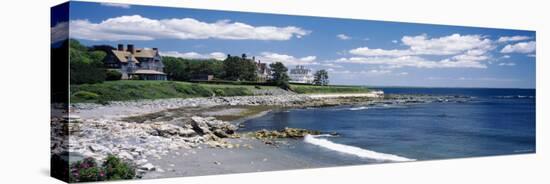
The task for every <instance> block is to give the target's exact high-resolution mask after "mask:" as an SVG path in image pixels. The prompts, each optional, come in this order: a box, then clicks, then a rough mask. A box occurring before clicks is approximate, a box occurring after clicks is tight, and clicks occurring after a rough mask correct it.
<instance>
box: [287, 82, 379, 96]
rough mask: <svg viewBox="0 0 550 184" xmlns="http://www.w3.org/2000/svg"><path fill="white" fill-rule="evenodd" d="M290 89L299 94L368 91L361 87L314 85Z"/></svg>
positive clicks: (294, 85)
mask: <svg viewBox="0 0 550 184" xmlns="http://www.w3.org/2000/svg"><path fill="white" fill-rule="evenodd" d="M290 87H291V88H292V90H293V91H294V92H296V93H300V94H315V93H366V92H369V89H368V88H367V87H363V86H344V85H329V86H314V85H304V84H291V85H290Z"/></svg>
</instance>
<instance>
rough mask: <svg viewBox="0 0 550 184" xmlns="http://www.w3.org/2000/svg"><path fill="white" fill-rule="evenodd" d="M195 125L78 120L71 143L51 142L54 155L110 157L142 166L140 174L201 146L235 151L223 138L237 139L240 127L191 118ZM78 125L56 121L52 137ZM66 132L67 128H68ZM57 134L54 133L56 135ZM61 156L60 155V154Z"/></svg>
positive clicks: (185, 123) (206, 119) (71, 122)
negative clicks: (168, 157)
mask: <svg viewBox="0 0 550 184" xmlns="http://www.w3.org/2000/svg"><path fill="white" fill-rule="evenodd" d="M191 119H192V121H187V122H181V123H180V124H178V125H176V124H172V123H170V122H162V121H161V122H153V123H133V122H124V121H116V120H105V119H100V120H97V119H79V120H78V123H77V124H78V127H79V130H78V131H73V132H72V134H71V137H70V142H68V143H67V142H63V141H65V140H64V139H59V138H56V139H52V150H53V151H52V154H60V153H61V152H63V151H68V152H70V153H72V154H77V155H81V156H82V157H93V158H95V159H96V160H98V161H102V160H104V159H105V158H106V157H107V156H108V155H109V154H112V155H116V156H118V157H119V158H122V159H124V160H128V161H131V162H133V163H134V164H136V165H138V166H141V167H140V168H138V169H140V170H141V171H152V170H158V169H160V168H155V167H154V166H153V165H152V164H150V163H148V161H147V159H148V158H150V157H152V158H156V159H162V157H163V156H165V155H166V154H167V153H168V152H170V151H175V150H179V149H186V148H195V147H199V146H201V145H206V146H209V147H217V148H233V147H235V146H234V145H233V144H230V143H228V142H227V141H224V140H223V139H222V138H228V137H235V135H234V134H235V131H236V130H237V127H236V126H235V125H233V124H231V123H229V122H226V121H221V120H217V119H215V118H213V117H204V118H203V117H198V116H194V117H192V118H191ZM68 124H70V125H71V126H73V125H72V124H76V121H70V122H69V121H66V120H63V121H53V122H52V133H55V134H56V135H61V133H62V131H63V129H64V128H63V127H67V125H68ZM65 130H66V128H65ZM54 131H55V132H54ZM57 152H59V153H57Z"/></svg>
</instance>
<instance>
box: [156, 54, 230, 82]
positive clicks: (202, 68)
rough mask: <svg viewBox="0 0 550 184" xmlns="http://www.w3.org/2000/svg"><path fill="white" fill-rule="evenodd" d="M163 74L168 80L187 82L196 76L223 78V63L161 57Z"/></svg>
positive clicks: (212, 60)
mask: <svg viewBox="0 0 550 184" xmlns="http://www.w3.org/2000/svg"><path fill="white" fill-rule="evenodd" d="M162 62H163V63H164V72H165V73H166V74H167V75H168V78H169V79H170V80H177V81H189V80H191V79H193V78H194V77H196V76H198V75H214V77H215V78H221V77H222V76H223V66H222V65H223V62H222V61H219V60H215V59H184V58H176V57H170V56H164V57H162Z"/></svg>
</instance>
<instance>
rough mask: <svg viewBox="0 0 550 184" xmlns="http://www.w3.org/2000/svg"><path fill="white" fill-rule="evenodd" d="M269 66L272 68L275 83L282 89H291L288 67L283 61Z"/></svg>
mask: <svg viewBox="0 0 550 184" xmlns="http://www.w3.org/2000/svg"><path fill="white" fill-rule="evenodd" d="M269 67H270V68H271V72H272V74H271V75H272V80H273V83H274V84H275V85H277V86H279V87H280V88H282V89H285V90H289V89H290V88H291V87H290V84H289V83H288V81H289V80H290V77H288V75H287V74H286V72H287V71H288V68H286V67H285V65H284V64H283V63H281V62H275V63H271V64H269Z"/></svg>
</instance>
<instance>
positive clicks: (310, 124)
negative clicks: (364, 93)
mask: <svg viewBox="0 0 550 184" xmlns="http://www.w3.org/2000/svg"><path fill="white" fill-rule="evenodd" d="M379 89H380V90H383V91H384V93H385V94H428V95H451V96H452V95H456V96H464V97H467V98H468V99H469V100H468V101H466V102H447V103H435V102H432V103H423V104H398V105H387V104H379V105H372V106H336V107H325V108H309V109H283V110H276V111H272V112H270V113H267V114H266V115H264V116H262V117H258V118H255V119H250V120H247V121H245V122H244V125H245V127H244V128H242V129H241V130H240V131H255V130H260V129H264V128H265V129H282V128H284V127H293V128H305V129H312V130H320V131H322V132H326V133H331V132H335V133H338V135H337V136H331V135H328V134H327V135H320V136H306V137H305V138H304V139H303V140H298V141H300V142H302V143H303V144H297V145H296V146H295V148H294V149H289V151H288V152H289V154H291V155H294V156H299V157H304V158H308V159H311V160H316V159H323V160H324V161H325V162H331V163H335V164H338V165H346V164H363V163H379V162H399V161H414V160H434V159H449V158H464V157H479V156H494V155H507V154H523V153H535V151H536V144H535V143H536V141H535V140H536V139H535V137H536V136H535V133H536V132H535V128H536V123H535V119H536V118H535V117H536V115H535V113H536V111H535V108H536V107H535V103H536V95H535V93H536V92H535V90H534V89H480V88H379Z"/></svg>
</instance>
